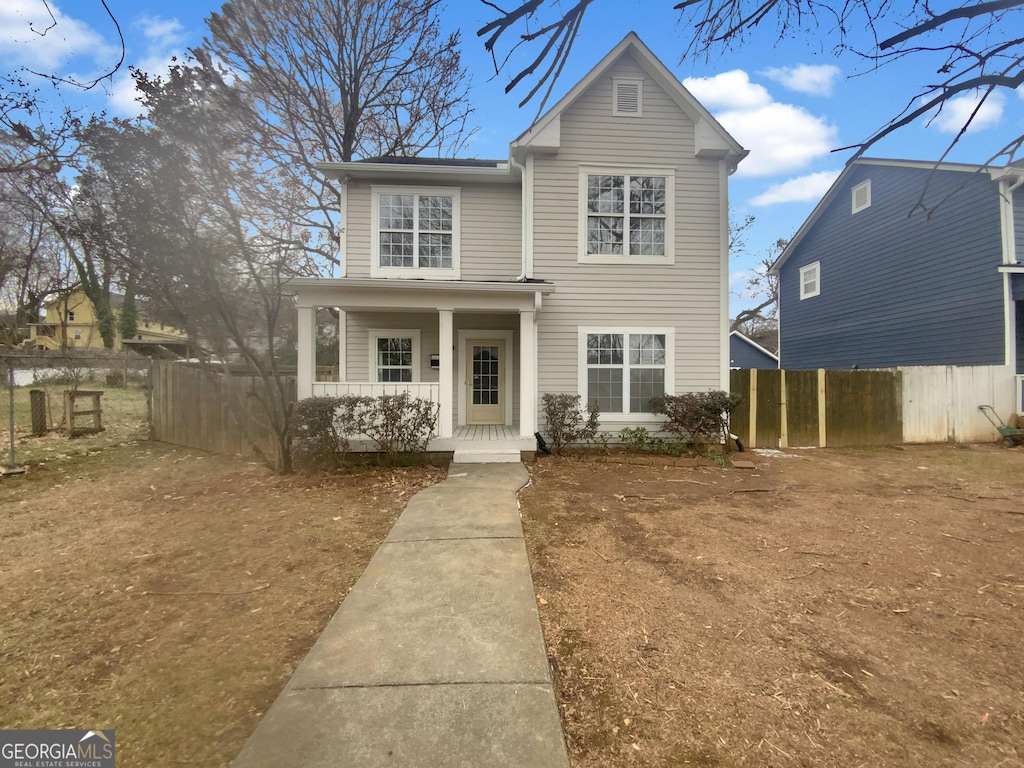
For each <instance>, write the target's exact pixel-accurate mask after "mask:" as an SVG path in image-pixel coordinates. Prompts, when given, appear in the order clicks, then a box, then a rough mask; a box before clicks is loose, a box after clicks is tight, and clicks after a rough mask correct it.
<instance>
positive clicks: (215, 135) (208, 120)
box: [82, 65, 302, 471]
mask: <svg viewBox="0 0 1024 768" xmlns="http://www.w3.org/2000/svg"><path fill="white" fill-rule="evenodd" d="M137 82H138V84H139V87H140V90H141V91H142V92H143V94H144V98H145V104H146V105H147V106H148V107H149V117H148V120H147V121H146V122H141V121H125V120H114V121H105V120H102V119H94V120H93V121H91V122H90V124H89V125H88V126H87V127H86V128H85V130H84V131H83V133H82V142H83V152H84V153H85V154H86V155H87V156H88V157H89V175H90V176H91V177H92V178H93V179H94V180H96V181H97V182H100V183H102V185H103V186H104V187H105V188H106V189H107V190H109V195H110V199H109V208H108V210H109V215H108V217H107V218H106V220H105V222H104V227H105V230H106V231H107V232H109V233H111V234H112V235H113V236H114V237H115V238H116V239H119V240H121V241H123V243H124V246H125V247H123V248H121V249H119V254H120V258H121V269H122V271H123V272H124V273H125V274H130V275H132V276H133V279H134V280H135V281H136V282H135V284H136V285H137V290H138V293H139V295H140V296H141V297H143V298H144V299H146V301H147V310H148V312H149V313H150V314H151V315H152V316H154V317H159V318H160V319H162V320H165V321H166V322H169V323H171V324H172V325H174V326H175V327H177V328H181V329H183V330H185V331H186V332H187V333H188V336H189V339H190V341H192V342H193V343H194V344H197V345H200V346H202V347H203V348H204V349H205V350H206V351H207V352H210V353H212V354H213V355H215V356H216V357H219V358H221V359H228V357H229V355H230V356H231V357H232V358H234V359H237V360H239V361H240V362H241V363H242V364H243V365H244V367H245V368H246V370H247V371H248V373H249V374H250V375H252V376H253V377H255V378H256V379H257V380H258V381H259V386H257V387H254V388H253V390H252V392H251V397H253V398H255V399H256V400H258V402H259V404H260V408H259V425H260V426H261V427H262V428H263V429H265V430H266V431H267V432H269V433H270V434H271V435H273V436H274V439H275V442H276V446H277V450H276V451H275V453H274V455H268V454H266V453H264V452H263V451H262V450H261V448H260V445H261V440H260V439H259V436H258V434H257V433H256V432H252V434H251V440H250V443H251V445H252V447H253V449H254V450H255V451H256V452H257V453H258V454H259V455H260V456H261V458H262V459H263V460H264V461H265V462H266V463H267V464H268V465H270V466H272V467H273V468H275V469H277V470H279V471H288V470H289V469H290V450H289V449H290V441H291V435H290V415H291V407H292V402H291V399H292V395H291V391H290V388H289V386H288V383H287V381H286V380H285V377H284V376H283V375H282V372H281V369H280V367H279V365H278V363H279V357H280V356H279V354H278V349H277V344H278V341H279V337H280V330H281V327H282V321H283V320H284V319H285V318H286V317H287V315H288V314H289V312H291V311H292V307H291V305H290V303H289V298H288V296H286V295H285V292H284V290H283V289H282V288H283V283H284V281H285V280H287V279H288V278H289V277H290V276H292V275H293V274H294V268H295V264H296V263H297V262H299V261H301V259H300V258H299V256H298V255H297V254H296V253H295V252H294V248H293V247H289V246H288V245H286V244H288V243H298V242H301V240H302V235H301V233H300V232H296V231H294V230H293V229H291V230H289V229H288V228H290V227H292V226H293V225H291V224H289V223H288V222H284V223H278V224H277V225H276V226H278V227H279V228H280V229H276V230H275V229H272V228H271V227H272V226H274V225H273V224H272V223H268V222H265V221H261V220H259V219H254V218H253V217H252V216H251V215H250V212H249V210H248V208H247V206H248V200H249V194H250V190H251V189H252V188H253V186H254V185H255V184H256V180H257V177H258V176H259V175H261V174H262V173H263V172H264V170H263V169H262V168H261V167H259V166H258V165H256V164H253V163H250V162H247V158H246V155H245V149H246V146H245V145H244V144H240V143H239V133H238V131H237V125H236V123H235V114H236V111H237V109H238V93H237V91H236V90H235V89H233V88H232V87H231V86H230V85H228V84H226V83H224V81H223V80H222V79H221V78H220V77H219V76H217V75H216V74H215V73H212V72H211V71H210V70H209V69H205V68H195V67H186V66H180V65H179V66H174V67H172V68H171V72H170V74H169V76H168V77H167V78H165V79H159V78H148V77H146V76H143V75H141V74H140V75H138V79H137ZM288 194H289V190H288V189H287V188H284V187H282V188H281V189H280V195H281V202H282V205H284V206H288V204H289V201H288V199H287V195H288ZM232 406H233V407H234V409H235V413H236V415H238V416H239V419H238V421H239V423H240V424H241V425H242V426H243V428H247V427H251V423H252V422H251V418H250V417H251V416H252V412H251V410H250V408H249V403H248V402H247V401H246V402H241V401H239V402H235V403H232Z"/></svg>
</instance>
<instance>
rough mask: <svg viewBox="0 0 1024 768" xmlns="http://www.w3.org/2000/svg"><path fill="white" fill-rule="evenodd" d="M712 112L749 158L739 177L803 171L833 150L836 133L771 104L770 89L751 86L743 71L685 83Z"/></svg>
mask: <svg viewBox="0 0 1024 768" xmlns="http://www.w3.org/2000/svg"><path fill="white" fill-rule="evenodd" d="M683 85H684V86H686V88H687V90H689V91H690V92H691V93H692V94H693V95H694V96H696V97H697V99H698V100H699V101H700V102H701V103H702V104H704V105H705V106H706V107H708V108H709V109H711V111H712V112H713V113H714V115H715V118H716V119H717V120H718V121H719V122H720V123H721V124H722V125H723V126H725V129H726V130H727V131H729V133H731V134H732V136H733V138H735V139H736V140H737V141H738V142H739V143H740V144H742V145H743V146H744V147H746V148H747V149H749V150H750V156H749V157H747V159H746V160H744V161H743V162H742V163H740V167H739V171H738V172H737V174H738V175H740V176H773V175H777V174H783V173H792V172H794V171H799V170H801V169H803V168H806V167H807V166H808V165H810V164H811V162H813V161H814V160H816V159H817V158H819V157H823V156H825V155H827V154H828V153H829V151H830V150H831V149H832V148H833V147H834V146H835V144H836V143H837V140H838V133H839V132H838V129H837V128H836V127H835V126H834V125H829V124H828V122H827V121H826V120H825V119H824V118H822V117H815V116H814V115H812V114H811V113H810V112H808V111H807V110H805V109H803V108H802V107H798V106H796V105H794V104H783V103H781V102H777V101H774V100H773V99H772V97H771V94H769V93H768V90H767V89H766V88H765V87H764V86H762V85H757V84H756V83H751V82H750V77H749V75H747V73H746V72H744V71H743V70H734V71H732V72H724V73H723V74H720V75H715V76H714V77H701V78H688V79H686V80H685V81H684V82H683Z"/></svg>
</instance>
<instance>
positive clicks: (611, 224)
mask: <svg viewBox="0 0 1024 768" xmlns="http://www.w3.org/2000/svg"><path fill="white" fill-rule="evenodd" d="M674 189H675V177H674V175H673V174H672V172H671V171H663V170H662V171H653V170H652V171H639V170H638V171H636V172H632V173H621V172H615V171H606V170H603V169H581V171H580V199H581V206H580V207H581V219H580V227H581V243H580V261H582V262H592V263H629V264H664V263H670V262H671V261H672V233H673V222H672V215H671V214H672V211H673V204H674V197H675V195H674Z"/></svg>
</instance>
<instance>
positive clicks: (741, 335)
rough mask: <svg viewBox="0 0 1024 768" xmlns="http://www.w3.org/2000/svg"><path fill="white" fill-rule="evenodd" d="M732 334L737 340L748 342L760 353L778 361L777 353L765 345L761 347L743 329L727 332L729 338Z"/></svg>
mask: <svg viewBox="0 0 1024 768" xmlns="http://www.w3.org/2000/svg"><path fill="white" fill-rule="evenodd" d="M733 336H735V337H736V340H737V341H745V342H746V343H747V344H749V345H750V346H751V347H753V348H754V349H756V350H757V351H758V352H761V353H762V354H765V355H768V357H770V358H771V359H772V360H774V361H775V362H776V363H777V362H779V356H778V355H777V354H775V353H774V352H772V351H771V350H769V349H768V348H767V347H762V346H761V345H760V344H758V343H757V342H756V341H754V340H753V339H752V338H750V337H749V336H747V334H745V333H743V331H730V332H729V338H732V337H733Z"/></svg>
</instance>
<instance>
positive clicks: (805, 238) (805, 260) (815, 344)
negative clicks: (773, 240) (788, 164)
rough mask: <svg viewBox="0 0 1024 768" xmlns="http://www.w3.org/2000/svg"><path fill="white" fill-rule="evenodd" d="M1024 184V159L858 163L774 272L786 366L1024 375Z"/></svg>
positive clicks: (841, 179)
mask: <svg viewBox="0 0 1024 768" xmlns="http://www.w3.org/2000/svg"><path fill="white" fill-rule="evenodd" d="M1022 183H1024V164H1022V163H1019V162H1018V163H1015V164H1012V165H1009V166H1006V167H990V168H986V167H984V166H977V165H961V164H956V163H941V164H939V165H938V166H936V165H935V164H934V163H930V162H919V161H912V160H873V159H861V160H856V161H854V162H851V163H850V164H848V165H847V167H846V169H845V170H844V171H843V173H842V174H841V175H840V176H839V178H838V179H836V182H835V183H834V184H833V185H832V188H831V189H829V191H828V193H827V194H826V195H825V197H824V198H823V199H822V201H821V202H820V203H819V204H818V206H817V207H816V208H815V209H814V211H813V213H811V215H810V217H809V218H808V219H807V221H805V222H804V224H803V226H801V227H800V229H799V231H798V232H797V233H796V235H795V236H794V237H793V239H792V240H791V241H790V243H789V245H788V246H787V248H786V249H785V250H784V251H783V252H782V254H781V255H780V257H779V259H778V260H777V261H776V262H775V264H774V265H773V266H772V268H771V272H772V274H775V275H778V277H779V291H780V296H779V320H780V329H779V356H780V358H781V362H782V367H783V368H785V369H787V370H797V369H808V368H826V369H829V368H831V369H835V368H853V367H858V368H879V367H892V366H928V365H959V366H978V365H986V366H1007V367H1009V368H1011V369H1012V370H1013V371H1015V372H1016V374H1018V375H1019V374H1024V189H1021V188H1020V187H1021V185H1022ZM921 203H923V205H921ZM929 213H930V215H929ZM1019 382H1020V376H1018V392H1019ZM1018 398H1019V395H1018Z"/></svg>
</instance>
